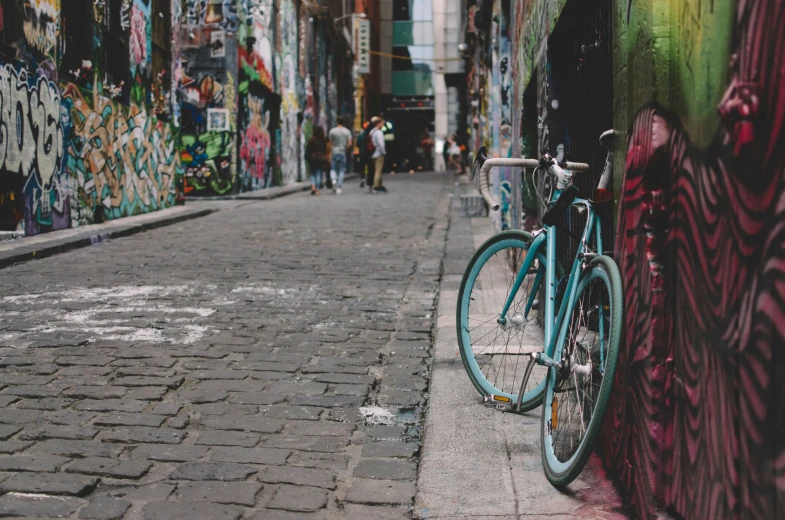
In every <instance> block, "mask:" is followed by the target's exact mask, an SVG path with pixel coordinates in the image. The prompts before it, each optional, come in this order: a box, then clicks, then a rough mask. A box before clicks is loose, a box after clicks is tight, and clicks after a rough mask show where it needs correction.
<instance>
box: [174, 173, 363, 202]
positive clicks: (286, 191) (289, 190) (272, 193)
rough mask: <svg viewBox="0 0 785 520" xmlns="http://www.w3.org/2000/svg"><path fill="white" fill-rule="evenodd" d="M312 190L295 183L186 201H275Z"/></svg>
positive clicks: (306, 185) (302, 183)
mask: <svg viewBox="0 0 785 520" xmlns="http://www.w3.org/2000/svg"><path fill="white" fill-rule="evenodd" d="M359 176H360V174H358V173H349V174H347V175H346V176H345V177H344V179H343V180H344V182H345V181H349V180H352V179H354V178H357V177H359ZM310 188H311V183H310V182H295V183H294V184H290V185H288V186H276V187H275V188H265V189H263V190H256V191H248V192H245V193H238V194H237V195H226V196H219V197H186V198H185V200H186V201H193V202H198V201H205V202H209V201H216V200H273V199H277V198H280V197H285V196H287V195H292V194H294V193H300V192H301V191H308V190H309V189H310Z"/></svg>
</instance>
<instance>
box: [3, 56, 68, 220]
mask: <svg viewBox="0 0 785 520" xmlns="http://www.w3.org/2000/svg"><path fill="white" fill-rule="evenodd" d="M62 159H63V121H62V113H61V103H60V90H59V88H58V87H57V85H56V84H55V83H54V82H52V81H49V80H47V79H45V78H43V77H41V76H37V77H36V76H34V75H29V74H28V73H27V71H25V70H24V69H21V70H17V69H16V68H15V67H13V66H11V65H4V66H2V67H0V171H1V172H2V173H0V175H2V177H3V185H4V186H7V187H8V188H6V189H4V190H3V191H4V193H3V194H2V198H3V200H2V204H3V206H6V205H8V210H9V211H8V214H5V215H4V219H3V220H4V229H13V228H12V227H11V226H14V228H15V222H14V221H17V222H19V221H21V218H22V215H24V221H25V224H26V228H25V229H30V231H31V233H36V232H38V231H40V230H41V229H42V228H43V229H45V230H48V229H62V228H67V227H69V226H70V219H69V209H70V208H69V205H70V200H69V196H70V190H69V185H68V181H67V180H66V178H65V177H64V176H63V172H62V168H61V165H62ZM4 213H6V212H5V211H4ZM9 218H10V221H9V220H8V219H9Z"/></svg>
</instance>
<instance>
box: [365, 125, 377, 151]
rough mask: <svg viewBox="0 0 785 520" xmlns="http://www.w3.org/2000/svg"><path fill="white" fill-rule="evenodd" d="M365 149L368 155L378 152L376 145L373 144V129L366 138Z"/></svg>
mask: <svg viewBox="0 0 785 520" xmlns="http://www.w3.org/2000/svg"><path fill="white" fill-rule="evenodd" d="M374 130H375V129H374ZM365 151H366V153H367V154H368V155H373V154H375V153H376V145H375V144H373V130H371V131H370V132H368V136H367V137H366V138H365Z"/></svg>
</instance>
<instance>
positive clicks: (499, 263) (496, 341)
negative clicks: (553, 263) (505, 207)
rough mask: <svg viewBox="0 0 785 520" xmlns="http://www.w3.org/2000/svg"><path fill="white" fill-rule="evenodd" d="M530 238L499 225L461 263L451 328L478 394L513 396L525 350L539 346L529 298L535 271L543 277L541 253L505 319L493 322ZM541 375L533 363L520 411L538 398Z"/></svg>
mask: <svg viewBox="0 0 785 520" xmlns="http://www.w3.org/2000/svg"><path fill="white" fill-rule="evenodd" d="M532 241H533V237H532V235H531V234H530V233H527V232H525V231H504V232H502V233H498V234H496V235H494V236H492V237H491V238H489V239H488V240H487V241H486V242H485V243H484V244H483V245H482V246H480V248H479V249H478V250H477V251H476V252H475V254H474V257H472V259H471V261H470V262H469V265H468V266H467V267H466V272H465V273H464V275H463V280H462V281H461V287H460V290H459V292H458V308H457V313H456V314H457V316H456V318H457V333H458V345H459V350H460V353H461V359H462V360H463V364H464V367H465V368H466V372H467V373H468V374H469V378H470V379H471V381H472V383H473V384H474V386H475V388H477V390H478V391H479V392H480V394H482V395H483V397H487V396H491V395H493V396H496V398H497V399H499V400H500V401H502V403H503V402H508V403H512V402H515V401H516V400H517V398H518V392H519V390H520V385H521V381H522V379H523V373H524V371H525V370H526V363H527V361H528V359H529V358H528V354H529V353H531V352H541V351H543V350H544V349H545V347H544V345H543V343H544V332H543V321H542V316H541V314H540V310H539V309H538V308H537V307H539V306H538V305H536V304H535V305H531V306H530V298H529V296H530V295H531V294H532V293H533V292H536V290H537V288H536V287H535V282H536V280H537V278H538V274H537V273H538V272H541V275H540V279H541V285H544V283H545V277H544V274H545V263H544V257H543V256H542V255H541V254H539V253H538V255H537V258H535V260H534V261H533V262H532V264H531V266H530V268H529V270H528V272H527V274H526V276H525V278H524V281H523V283H522V284H521V287H520V289H519V290H518V293H517V294H516V296H515V299H514V300H513V303H512V306H511V307H510V310H509V312H508V313H507V318H508V319H507V324H505V325H501V324H499V323H498V322H497V320H498V319H499V317H500V316H501V312H502V309H503V307H504V303H505V301H506V300H507V297H508V295H509V293H510V291H511V289H512V286H513V282H514V281H515V278H516V277H517V275H518V271H519V269H520V268H521V267H522V266H523V263H524V260H525V258H526V255H527V253H528V252H529V247H530V246H531V244H532ZM535 298H536V296H535ZM543 314H544V313H543ZM545 375H546V370H545V369H544V368H543V367H540V366H535V367H534V371H533V373H532V375H531V377H530V379H529V384H528V385H527V392H526V393H525V394H524V397H523V402H522V406H521V410H520V411H527V410H531V409H533V408H536V407H537V406H539V404H540V403H541V402H542V394H543V391H544V389H545V384H544V379H545ZM500 404H501V403H500Z"/></svg>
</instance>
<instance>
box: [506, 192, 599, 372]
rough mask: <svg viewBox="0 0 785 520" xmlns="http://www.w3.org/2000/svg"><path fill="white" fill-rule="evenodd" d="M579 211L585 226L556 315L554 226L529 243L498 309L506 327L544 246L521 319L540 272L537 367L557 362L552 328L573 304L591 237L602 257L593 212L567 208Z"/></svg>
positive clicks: (583, 201) (580, 202)
mask: <svg viewBox="0 0 785 520" xmlns="http://www.w3.org/2000/svg"><path fill="white" fill-rule="evenodd" d="M560 194H561V190H554V193H553V196H552V197H551V200H550V201H549V204H551V205H552V204H553V203H554V202H555V201H556V199H558V197H559V195H560ZM576 206H578V207H580V206H583V207H585V208H586V210H587V212H588V214H587V217H586V226H585V227H584V230H583V235H582V236H581V240H580V243H579V245H578V250H577V252H576V255H575V260H574V261H573V264H572V267H571V268H570V272H569V274H567V273H565V276H568V278H567V280H568V283H567V288H566V290H565V295H569V297H567V298H564V297H563V298H562V301H561V305H560V306H559V314H558V316H557V317H556V319H554V315H555V311H556V309H555V303H556V288H557V287H556V284H557V280H556V228H555V227H554V226H546V227H545V228H543V229H542V230H540V231H539V232H537V233H536V234H535V238H534V241H533V242H532V244H531V246H530V248H529V250H528V252H527V253H526V258H525V259H524V261H523V265H522V266H521V268H520V270H519V271H518V275H517V276H516V278H515V282H514V283H513V286H512V288H511V290H510V293H509V294H508V295H507V300H506V302H505V304H504V307H503V309H502V313H501V316H499V319H498V323H499V324H501V325H504V324H506V322H507V313H508V311H509V310H510V307H511V306H512V303H513V301H514V300H515V296H516V295H517V294H518V290H519V289H520V287H521V284H522V283H523V281H524V278H525V277H526V275H527V273H528V271H529V268H530V267H531V264H532V263H533V262H534V259H535V258H536V257H537V254H538V252H539V250H540V248H541V247H542V246H543V243H545V247H546V253H545V255H544V257H545V262H546V265H545V266H540V268H539V270H538V272H537V275H536V277H535V280H534V284H533V286H532V290H531V293H530V294H529V299H528V301H527V302H526V309H525V314H524V318H527V317H528V315H529V312H530V311H531V308H532V305H533V302H534V297H535V295H537V294H538V293H539V289H540V285H541V284H542V278H543V277H542V271H543V270H544V271H545V327H544V329H545V338H544V339H545V345H546V349H545V352H544V353H543V355H541V356H540V358H539V359H538V362H539V364H543V365H547V366H553V365H556V364H558V362H557V361H554V357H555V358H558V357H559V354H560V353H559V352H554V351H553V350H554V346H555V344H556V338H557V337H558V335H557V334H554V333H553V327H554V325H556V324H561V323H562V320H563V319H564V313H565V312H566V310H567V309H568V308H569V307H570V306H571V305H572V303H573V301H574V300H575V293H576V291H577V288H578V284H577V280H578V278H579V276H578V275H579V270H580V268H581V265H582V263H583V259H584V257H585V256H584V253H585V251H586V248H587V244H588V243H589V241H590V240H591V237H592V233H594V234H595V237H596V238H595V242H596V245H597V254H599V255H601V254H603V249H602V232H601V227H600V219H599V218H597V217H596V216H595V213H594V210H593V208H592V204H591V202H590V201H589V200H587V199H577V198H576V199H575V200H574V201H573V203H572V205H571V207H576Z"/></svg>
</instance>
